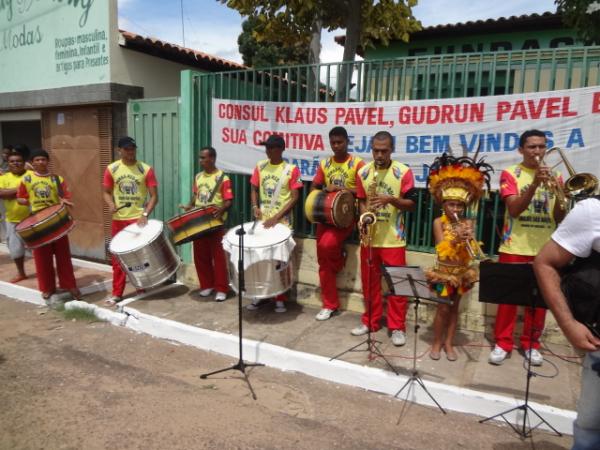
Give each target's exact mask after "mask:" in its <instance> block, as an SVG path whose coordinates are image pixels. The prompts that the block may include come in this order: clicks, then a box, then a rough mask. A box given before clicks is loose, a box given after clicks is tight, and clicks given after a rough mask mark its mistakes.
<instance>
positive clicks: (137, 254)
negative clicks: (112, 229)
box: [109, 219, 181, 289]
mask: <svg viewBox="0 0 600 450" xmlns="http://www.w3.org/2000/svg"><path fill="white" fill-rule="evenodd" d="M109 250H110V252H111V253H112V254H113V255H114V256H115V257H116V258H117V260H118V261H119V263H120V264H121V267H122V269H123V271H124V272H125V273H126V274H127V277H128V278H129V281H131V284H133V285H134V286H135V287H136V288H138V289H148V288H151V287H154V286H156V285H159V284H161V283H163V282H165V281H167V280H168V279H169V278H171V276H172V275H173V274H174V273H175V272H177V269H178V268H179V265H180V264H181V260H180V259H179V256H178V255H177V253H176V252H175V249H174V248H173V245H171V242H170V241H169V239H168V238H167V237H166V235H165V233H164V226H163V223H162V222H161V221H160V220H155V219H150V220H148V224H147V225H146V226H144V227H140V226H138V224H137V223H133V224H131V225H128V226H127V227H125V228H124V229H123V230H121V231H119V233H117V235H116V236H115V237H113V239H112V241H110V246H109Z"/></svg>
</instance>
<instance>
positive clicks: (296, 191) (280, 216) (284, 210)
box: [263, 189, 300, 228]
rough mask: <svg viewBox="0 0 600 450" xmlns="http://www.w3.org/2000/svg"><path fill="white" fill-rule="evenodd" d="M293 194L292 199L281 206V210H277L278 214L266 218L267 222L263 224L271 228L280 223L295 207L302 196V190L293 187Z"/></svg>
mask: <svg viewBox="0 0 600 450" xmlns="http://www.w3.org/2000/svg"><path fill="white" fill-rule="evenodd" d="M291 195H292V198H291V199H290V201H289V202H287V203H286V204H285V205H284V206H283V208H281V210H279V211H278V212H277V214H275V215H274V216H273V217H271V218H270V219H267V220H265V223H264V224H263V226H264V227H265V228H271V227H274V226H275V225H276V224H278V223H279V222H280V221H281V219H283V218H284V217H285V216H286V215H287V214H288V213H289V212H290V211H291V210H292V208H294V206H295V205H296V203H298V199H299V198H300V190H299V189H293V190H292V192H291Z"/></svg>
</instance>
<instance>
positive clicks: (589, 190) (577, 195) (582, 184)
mask: <svg viewBox="0 0 600 450" xmlns="http://www.w3.org/2000/svg"><path fill="white" fill-rule="evenodd" d="M553 151H557V152H558V154H559V155H560V158H561V159H562V162H563V164H564V165H565V167H566V168H567V172H569V178H568V179H567V181H565V185H564V188H563V189H562V190H563V191H564V194H565V195H566V196H567V197H568V198H570V199H575V200H581V199H584V198H587V197H589V196H591V195H594V193H595V192H596V190H597V189H598V178H597V177H596V176H595V175H593V174H591V173H583V172H582V173H576V172H575V169H573V166H572V165H571V163H570V162H569V160H568V159H567V157H566V156H565V155H564V153H563V151H562V149H561V148H560V147H552V148H551V149H550V150H548V151H547V152H546V155H549V154H550V153H551V152H553Z"/></svg>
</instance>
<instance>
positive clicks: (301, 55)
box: [238, 16, 308, 68]
mask: <svg viewBox="0 0 600 450" xmlns="http://www.w3.org/2000/svg"><path fill="white" fill-rule="evenodd" d="M258 26H259V21H258V19H257V18H256V17H254V16H250V17H249V18H248V19H247V20H244V22H243V23H242V33H241V34H240V35H239V37H238V47H239V50H240V53H241V54H242V58H243V60H244V64H245V65H247V66H250V67H254V68H262V67H273V66H281V65H297V64H306V62H307V60H308V44H307V43H306V42H304V41H300V40H299V41H296V42H293V43H284V42H282V41H276V42H271V41H269V42H266V41H262V42H260V43H259V42H258V41H257V39H256V37H255V34H260V33H261V31H260V30H258V29H257V28H258Z"/></svg>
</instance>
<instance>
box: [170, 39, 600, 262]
mask: <svg viewBox="0 0 600 450" xmlns="http://www.w3.org/2000/svg"><path fill="white" fill-rule="evenodd" d="M344 66H346V68H348V69H349V70H348V72H349V73H351V74H352V75H351V76H349V77H348V78H347V79H346V80H341V79H340V77H341V76H342V74H343V73H345V72H346V71H345V70H342V69H343V68H344ZM312 74H316V77H317V79H319V80H320V81H321V82H320V83H314V82H310V80H311V76H313V75H312ZM313 79H314V76H313ZM599 84H600V47H598V46H595V47H581V48H577V47H569V48H560V49H549V50H526V51H511V52H495V53H466V54H450V55H434V56H426V57H416V58H415V57H413V58H398V59H389V60H378V61H360V62H356V63H331V64H319V65H306V66H294V67H276V68H270V69H260V70H246V71H232V72H222V73H199V72H193V71H184V72H182V75H181V174H180V175H181V177H180V189H181V192H182V197H183V198H182V200H183V201H187V200H189V192H186V190H187V191H189V186H190V185H191V182H192V179H193V175H194V172H195V170H196V169H197V167H196V166H195V162H196V158H195V157H194V154H193V153H194V151H195V150H197V149H199V148H200V147H202V146H205V145H211V104H212V99H213V98H221V99H236V100H256V101H290V102H293V101H319V102H340V101H346V100H347V101H386V100H417V99H419V100H420V99H435V98H452V97H469V96H484V95H501V94H514V93H522V92H536V91H551V90H559V89H570V88H578V87H584V86H594V85H599ZM342 92H349V96H347V97H342V94H341V93H342ZM217 151H218V148H217ZM248 178H249V177H248V176H244V175H239V174H238V175H233V176H232V179H233V187H234V192H235V203H234V207H233V209H234V210H235V211H236V212H237V215H238V217H239V215H240V214H243V217H246V218H249V217H250V201H249V182H248ZM307 188H308V186H306V185H305V187H304V190H303V195H302V197H301V200H300V201H299V202H298V207H297V210H296V219H297V220H296V227H295V228H296V229H295V232H296V234H299V235H304V236H312V235H313V229H312V227H311V225H310V224H309V223H307V222H306V220H304V215H303V213H302V210H303V205H304V198H305V195H306V194H307V191H308V189H307ZM436 213H437V212H436V211H434V206H433V202H432V200H431V198H430V196H429V194H428V193H427V192H426V191H425V190H424V189H422V190H420V192H419V202H418V205H417V208H416V210H415V211H414V212H412V213H408V214H407V230H408V247H409V249H412V250H418V251H428V252H431V251H433V236H432V233H431V224H432V220H433V217H434V216H435V214H436ZM232 216H233V215H230V217H232ZM501 220H502V202H500V201H499V198H498V195H497V194H496V193H494V194H492V196H491V198H489V199H484V200H482V201H481V204H480V205H479V209H478V235H479V236H478V237H479V239H480V240H483V241H484V242H485V246H484V250H485V251H486V252H492V253H493V252H495V251H496V250H497V247H498V244H499V242H498V241H499V239H498V232H497V229H498V225H499V224H500V222H501Z"/></svg>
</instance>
